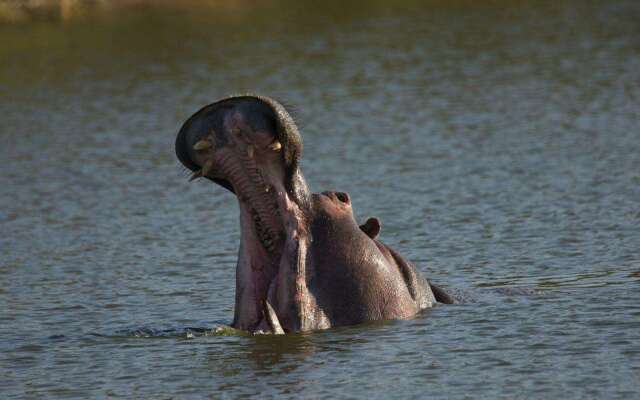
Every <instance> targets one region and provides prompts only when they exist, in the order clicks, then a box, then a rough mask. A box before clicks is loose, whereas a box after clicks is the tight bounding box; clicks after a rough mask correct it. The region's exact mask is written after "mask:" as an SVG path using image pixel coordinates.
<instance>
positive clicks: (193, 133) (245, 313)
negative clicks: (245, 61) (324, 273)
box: [176, 96, 308, 331]
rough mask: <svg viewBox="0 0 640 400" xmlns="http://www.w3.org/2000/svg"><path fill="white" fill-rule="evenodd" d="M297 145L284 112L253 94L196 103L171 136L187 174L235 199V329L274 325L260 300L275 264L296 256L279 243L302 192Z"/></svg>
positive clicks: (291, 226)
mask: <svg viewBox="0 0 640 400" xmlns="http://www.w3.org/2000/svg"><path fill="white" fill-rule="evenodd" d="M301 150H302V143H301V141H300V138H299V134H298V131H297V128H296V126H295V124H294V123H293V121H292V120H291V118H290V117H289V114H287V113H286V111H284V109H283V108H282V106H281V105H280V104H279V103H277V102H275V101H273V100H272V99H268V98H262V97H258V96H241V97H234V98H229V99H224V100H222V101H219V102H217V103H214V104H212V105H210V106H207V107H205V108H203V109H201V110H200V111H198V112H197V113H196V114H194V115H193V116H192V117H191V118H190V119H189V120H188V121H187V122H186V123H185V124H184V125H183V127H182V129H181V130H180V133H179V134H178V137H177V139H176V153H177V155H178V158H179V159H180V161H181V162H182V163H183V165H184V166H186V167H187V168H189V169H191V170H192V171H193V174H192V178H191V179H196V178H200V177H204V178H208V179H210V180H212V181H214V182H216V183H218V184H220V185H221V186H223V187H225V188H227V189H229V190H230V191H232V192H233V193H235V194H236V196H237V198H238V202H239V206H240V226H241V243H240V254H239V258H238V270H237V279H236V281H237V282H236V283H237V288H236V290H237V292H236V300H237V301H236V310H235V318H234V326H235V327H237V328H240V329H246V330H250V331H254V330H258V329H263V330H274V328H273V327H272V326H271V325H273V323H276V324H277V323H279V321H277V318H276V317H275V315H273V310H272V307H271V305H270V304H267V303H268V302H267V298H268V295H269V289H270V288H271V290H272V291H273V290H274V285H275V277H276V275H277V273H278V268H279V265H280V263H281V262H286V263H290V262H291V259H292V258H295V255H294V254H289V255H286V256H285V254H284V247H285V242H286V240H287V238H292V237H296V238H297V236H298V233H297V232H298V230H299V224H300V221H302V220H303V219H304V215H303V214H304V213H303V211H302V210H303V209H304V208H305V207H304V204H305V203H306V202H307V201H308V191H307V187H306V184H305V183H304V180H303V178H302V175H301V174H299V172H298V170H297V162H298V157H299V154H300V152H301ZM272 295H273V294H272ZM269 311H271V312H272V315H267V314H268V312H269ZM267 317H269V318H267ZM268 319H271V321H269V320H268ZM273 319H275V321H273ZM267 322H269V324H268V326H266V324H267Z"/></svg>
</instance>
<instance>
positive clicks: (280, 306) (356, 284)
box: [176, 95, 452, 333]
mask: <svg viewBox="0 0 640 400" xmlns="http://www.w3.org/2000/svg"><path fill="white" fill-rule="evenodd" d="M301 152H302V140H301V137H300V134H299V132H298V129H297V127H296V125H295V123H294V121H293V119H292V118H291V117H290V115H289V114H288V113H287V111H286V110H285V108H284V107H283V106H282V105H281V104H280V103H278V102H276V101H275V100H273V99H271V98H267V97H261V96H252V95H248V96H238V97H230V98H225V99H222V100H220V101H218V102H216V103H213V104H211V105H208V106H206V107H204V108H202V109H201V110H199V111H198V112H196V113H195V114H194V115H193V116H191V118H189V119H188V120H187V121H186V122H185V124H184V125H183V126H182V129H181V130H180V132H179V134H178V137H177V139H176V154H177V156H178V158H179V159H180V161H181V162H182V164H184V165H185V166H186V167H187V168H189V169H190V170H192V171H193V175H192V179H196V178H206V179H209V180H211V181H213V182H215V183H217V184H219V185H221V186H223V187H225V188H226V189H228V190H230V191H231V192H233V193H234V194H235V195H236V196H237V198H238V203H239V206H240V227H241V239H240V250H239V256H238V264H237V269H236V300H235V315H234V319H233V327H235V328H238V329H243V330H248V331H250V332H257V331H262V332H271V333H286V332H299V331H310V330H314V329H326V328H330V327H333V326H340V325H351V324H358V323H362V322H366V321H374V320H382V319H401V318H409V317H411V316H413V315H415V314H416V313H417V312H418V311H420V310H422V309H425V308H429V307H432V306H433V305H434V303H435V302H436V301H440V302H444V303H451V302H452V300H451V298H450V297H449V296H448V295H447V294H446V293H445V292H444V291H442V289H440V288H438V287H436V286H434V285H430V284H429V283H428V282H427V280H426V279H424V278H423V277H422V276H421V275H420V273H419V271H417V270H416V268H415V267H414V266H413V265H411V264H410V263H408V262H407V261H405V260H404V258H403V257H402V256H400V255H399V254H398V253H397V252H395V251H394V250H393V249H391V248H389V247H388V246H386V245H385V244H383V243H382V242H380V241H379V240H377V239H376V238H377V236H378V233H379V232H380V222H379V221H378V220H377V219H376V218H369V219H368V220H367V222H366V223H365V224H363V225H362V226H358V224H357V223H356V221H355V219H354V216H353V212H352V209H351V201H350V199H349V195H347V194H346V193H342V192H323V193H321V194H316V193H310V192H309V189H308V187H307V185H306V183H305V180H304V177H303V175H302V173H301V171H300V169H299V160H300V155H301Z"/></svg>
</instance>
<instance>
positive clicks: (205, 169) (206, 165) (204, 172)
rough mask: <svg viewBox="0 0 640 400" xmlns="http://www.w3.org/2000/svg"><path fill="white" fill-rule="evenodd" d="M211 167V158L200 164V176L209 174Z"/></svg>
mask: <svg viewBox="0 0 640 400" xmlns="http://www.w3.org/2000/svg"><path fill="white" fill-rule="evenodd" d="M212 169H213V160H209V161H207V162H206V163H204V165H203V166H202V176H207V175H209V172H211V170H212Z"/></svg>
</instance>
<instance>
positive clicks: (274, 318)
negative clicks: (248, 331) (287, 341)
mask: <svg viewBox="0 0 640 400" xmlns="http://www.w3.org/2000/svg"><path fill="white" fill-rule="evenodd" d="M262 314H263V316H264V318H265V319H266V320H267V324H268V325H269V328H271V333H273V334H274V335H283V334H284V329H282V324H280V320H279V319H278V315H277V314H276V312H275V310H274V309H273V307H272V306H271V304H269V301H268V300H266V299H265V301H264V304H263V307H262Z"/></svg>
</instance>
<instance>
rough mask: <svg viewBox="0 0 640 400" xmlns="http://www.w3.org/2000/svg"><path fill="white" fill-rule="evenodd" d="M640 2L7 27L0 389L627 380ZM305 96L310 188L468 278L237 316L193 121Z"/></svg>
mask: <svg viewBox="0 0 640 400" xmlns="http://www.w3.org/2000/svg"><path fill="white" fill-rule="evenodd" d="M639 21H640V3H638V2H636V1H609V2H595V1H578V0H576V1H565V0H560V1H554V2H541V1H531V2H523V1H487V2H475V1H453V2H446V1H430V2H415V3H413V2H406V3H395V5H393V6H392V5H389V4H384V3H382V2H369V3H364V2H356V3H349V2H339V3H338V2H336V3H325V4H324V5H322V6H314V7H311V6H309V5H300V4H298V3H295V2H287V1H284V2H275V3H269V4H266V3H262V4H256V3H252V2H239V3H233V5H228V4H227V5H225V4H217V5H215V4H214V5H200V6H197V7H195V6H194V7H181V8H177V7H171V6H162V7H145V6H138V7H134V8H131V9H126V10H120V11H118V12H116V13H108V12H107V13H99V14H97V15H89V16H87V17H85V18H71V19H64V20H63V19H60V18H58V17H56V16H55V15H53V16H51V15H47V16H44V17H42V16H38V17H37V18H34V19H32V20H31V21H28V22H25V21H22V22H17V23H8V24H2V25H0V165H1V171H2V173H1V174H0V283H1V284H0V393H1V394H2V396H1V397H2V398H110V397H119V398H154V399H155V398H159V399H162V398H201V397H211V398H238V397H255V398H268V397H281V396H287V397H292V398H334V397H348V398H389V396H393V397H402V398H464V397H469V398H545V399H546V398H559V397H561V398H576V399H581V398H607V399H613V398H620V399H629V398H634V397H635V398H638V397H639V396H640V386H639V382H640V305H639V303H640V254H639V250H640V22H639ZM246 91H255V92H259V93H263V94H268V95H274V96H276V97H279V98H281V99H284V100H285V101H287V102H288V103H290V104H293V105H295V106H296V107H295V108H296V110H297V112H296V115H297V116H298V119H299V121H300V125H301V129H302V133H303V139H304V143H305V150H304V154H303V165H302V168H303V171H304V172H305V175H306V176H307V178H308V180H309V182H310V184H311V187H312V189H313V190H315V191H319V190H325V189H338V190H344V191H347V192H349V193H350V194H351V196H352V199H353V203H354V210H355V212H356V215H357V217H358V218H359V220H364V219H365V218H366V217H368V216H371V215H376V216H378V217H380V219H381V220H382V224H383V229H382V235H381V237H382V240H384V241H386V242H387V243H388V244H390V245H391V246H393V247H395V248H397V249H398V250H400V251H401V252H402V253H404V254H405V256H407V258H409V259H411V260H412V261H414V262H416V263H417V265H418V266H419V268H420V269H421V270H422V271H423V272H424V273H425V274H426V275H427V276H429V277H430V278H432V279H433V280H434V281H435V282H437V283H440V284H443V285H445V286H448V287H452V288H456V289H457V290H458V291H459V292H462V293H463V294H464V295H465V296H466V297H467V298H468V301H467V302H466V303H464V304H461V305H455V306H441V307H437V308H435V309H433V310H430V311H428V312H426V313H424V314H423V315H420V316H418V317H416V318H415V319H414V320H410V321H392V322H384V323H377V324H373V325H370V326H356V327H347V328H341V329H333V330H329V331H324V332H318V333H311V334H305V335H289V336H286V337H250V336H243V335H238V334H226V335H225V334H215V333H213V332H211V330H212V329H213V328H215V327H217V326H220V325H221V324H224V323H228V322H230V320H231V317H232V312H233V293H234V280H233V279H234V266H235V261H236V254H237V247H238V243H239V229H238V210H237V205H236V203H235V199H234V198H233V197H232V196H230V195H229V194H227V193H226V192H225V191H224V190H222V189H221V188H219V187H216V186H213V185H210V184H206V183H204V182H198V183H195V184H187V182H186V174H185V172H184V171H183V170H182V169H181V168H180V167H179V165H178V163H177V161H176V159H175V156H174V154H173V140H174V137H175V134H176V132H177V130H178V129H179V127H180V125H181V124H182V122H183V121H184V120H185V119H186V118H187V117H188V116H189V115H191V113H193V112H194V111H196V110H197V109H198V108H199V107H201V106H202V105H204V104H207V103H209V102H212V101H214V100H216V99H217V98H219V97H221V96H223V95H226V94H231V93H241V92H246Z"/></svg>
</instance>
